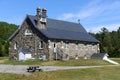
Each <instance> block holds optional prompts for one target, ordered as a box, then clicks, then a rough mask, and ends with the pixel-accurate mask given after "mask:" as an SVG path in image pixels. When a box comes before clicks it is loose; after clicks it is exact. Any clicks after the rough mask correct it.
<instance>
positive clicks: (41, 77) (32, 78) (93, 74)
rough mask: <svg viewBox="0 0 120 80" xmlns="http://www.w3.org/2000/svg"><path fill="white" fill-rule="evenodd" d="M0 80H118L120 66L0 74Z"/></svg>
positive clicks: (119, 77)
mask: <svg viewBox="0 0 120 80" xmlns="http://www.w3.org/2000/svg"><path fill="white" fill-rule="evenodd" d="M0 80H120V66H111V67H110V66H109V67H103V68H91V69H75V70H60V71H50V72H35V73H32V74H30V75H20V74H8V73H0Z"/></svg>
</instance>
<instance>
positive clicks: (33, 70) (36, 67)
mask: <svg viewBox="0 0 120 80" xmlns="http://www.w3.org/2000/svg"><path fill="white" fill-rule="evenodd" d="M35 71H42V69H40V68H39V66H29V67H28V68H27V72H35Z"/></svg>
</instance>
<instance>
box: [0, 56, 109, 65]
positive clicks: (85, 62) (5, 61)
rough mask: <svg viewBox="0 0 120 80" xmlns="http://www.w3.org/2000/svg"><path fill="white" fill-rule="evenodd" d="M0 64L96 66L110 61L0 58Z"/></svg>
mask: <svg viewBox="0 0 120 80" xmlns="http://www.w3.org/2000/svg"><path fill="white" fill-rule="evenodd" d="M0 64H12V65H42V66H96V65H110V63H108V62H105V61H103V60H97V59H86V60H85V59H78V60H68V61H63V60H57V61H55V60H53V61H41V60H28V61H24V62H23V61H16V60H8V59H7V58H0Z"/></svg>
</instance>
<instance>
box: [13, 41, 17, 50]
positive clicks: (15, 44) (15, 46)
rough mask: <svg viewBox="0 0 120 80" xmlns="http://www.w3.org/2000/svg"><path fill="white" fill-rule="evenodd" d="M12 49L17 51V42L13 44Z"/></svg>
mask: <svg viewBox="0 0 120 80" xmlns="http://www.w3.org/2000/svg"><path fill="white" fill-rule="evenodd" d="M14 49H15V50H16V49H17V42H15V43H14Z"/></svg>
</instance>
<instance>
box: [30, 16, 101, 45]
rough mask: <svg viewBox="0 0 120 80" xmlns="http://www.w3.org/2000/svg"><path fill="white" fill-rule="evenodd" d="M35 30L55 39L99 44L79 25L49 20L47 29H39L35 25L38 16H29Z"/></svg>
mask: <svg viewBox="0 0 120 80" xmlns="http://www.w3.org/2000/svg"><path fill="white" fill-rule="evenodd" d="M28 18H29V19H30V21H31V22H32V24H33V25H34V27H35V28H37V29H38V30H39V31H40V32H42V33H43V34H44V35H45V36H46V37H48V38H53V39H67V40H78V41H87V42H97V43H98V42H99V41H98V40H97V39H95V38H94V37H92V36H91V35H89V34H88V33H87V31H86V30H85V29H84V28H83V26H82V25H81V24H79V23H73V22H67V21H61V20H55V19H50V18H47V23H46V27H47V28H46V29H39V28H38V27H37V25H36V24H35V20H36V16H32V15H28Z"/></svg>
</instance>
